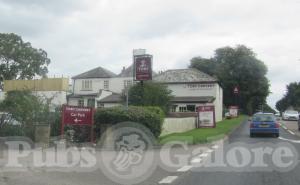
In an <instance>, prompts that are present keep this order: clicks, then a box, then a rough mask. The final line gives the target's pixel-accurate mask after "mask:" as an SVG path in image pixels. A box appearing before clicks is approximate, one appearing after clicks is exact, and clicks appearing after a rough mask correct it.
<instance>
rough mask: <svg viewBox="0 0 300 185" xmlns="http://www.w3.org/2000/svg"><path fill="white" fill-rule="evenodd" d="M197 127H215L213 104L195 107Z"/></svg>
mask: <svg viewBox="0 0 300 185" xmlns="http://www.w3.org/2000/svg"><path fill="white" fill-rule="evenodd" d="M197 112H198V128H202V127H210V128H215V127H216V117H215V107H214V106H213V105H210V106H208V105H204V106H199V107H197Z"/></svg>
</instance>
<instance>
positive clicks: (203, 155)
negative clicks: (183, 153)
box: [199, 153, 208, 157]
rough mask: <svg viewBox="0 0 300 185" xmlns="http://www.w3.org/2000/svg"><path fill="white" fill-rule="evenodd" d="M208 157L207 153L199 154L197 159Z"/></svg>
mask: <svg viewBox="0 0 300 185" xmlns="http://www.w3.org/2000/svg"><path fill="white" fill-rule="evenodd" d="M207 156H208V153H203V154H200V155H199V157H207Z"/></svg>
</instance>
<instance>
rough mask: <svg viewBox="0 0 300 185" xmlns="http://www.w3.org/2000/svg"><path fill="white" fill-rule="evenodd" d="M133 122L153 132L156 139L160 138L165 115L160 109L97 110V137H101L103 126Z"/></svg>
mask: <svg viewBox="0 0 300 185" xmlns="http://www.w3.org/2000/svg"><path fill="white" fill-rule="evenodd" d="M125 121H132V122H136V123H140V124H142V125H144V126H146V127H147V128H149V130H150V131H151V132H152V134H153V135H154V136H155V137H159V135H160V133H161V130H162V124H163V121H164V113H163V111H162V110H161V109H160V108H159V107H137V106H130V107H129V108H128V110H127V109H126V108H125V107H112V108H101V109H97V111H96V113H95V126H96V136H97V137H100V128H101V127H100V125H101V124H117V123H120V122H125Z"/></svg>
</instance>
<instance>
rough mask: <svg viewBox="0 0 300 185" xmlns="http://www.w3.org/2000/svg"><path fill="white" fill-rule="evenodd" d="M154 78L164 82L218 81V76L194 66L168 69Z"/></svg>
mask: <svg viewBox="0 0 300 185" xmlns="http://www.w3.org/2000/svg"><path fill="white" fill-rule="evenodd" d="M153 80H154V81H157V82H163V83H188V82H217V79H216V78H214V77H212V76H210V75H208V74H206V73H203V72H202V71H199V70H197V69H193V68H191V69H173V70H167V71H165V72H162V73H160V74H158V75H156V76H154V78H153Z"/></svg>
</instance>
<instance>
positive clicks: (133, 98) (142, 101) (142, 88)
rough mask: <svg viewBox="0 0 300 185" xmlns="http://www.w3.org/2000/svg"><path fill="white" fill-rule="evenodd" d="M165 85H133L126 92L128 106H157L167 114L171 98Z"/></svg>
mask: <svg viewBox="0 0 300 185" xmlns="http://www.w3.org/2000/svg"><path fill="white" fill-rule="evenodd" d="M171 93H172V92H171V91H170V90H169V89H168V88H167V86H166V85H164V84H161V83H155V82H144V84H143V85H141V84H140V83H138V84H135V85H133V86H132V87H131V88H130V89H129V92H128V99H129V104H130V105H136V106H158V107H160V108H161V109H162V110H163V111H164V112H165V113H167V112H168V108H169V102H170V100H171V98H172V97H173V96H172V95H171Z"/></svg>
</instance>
